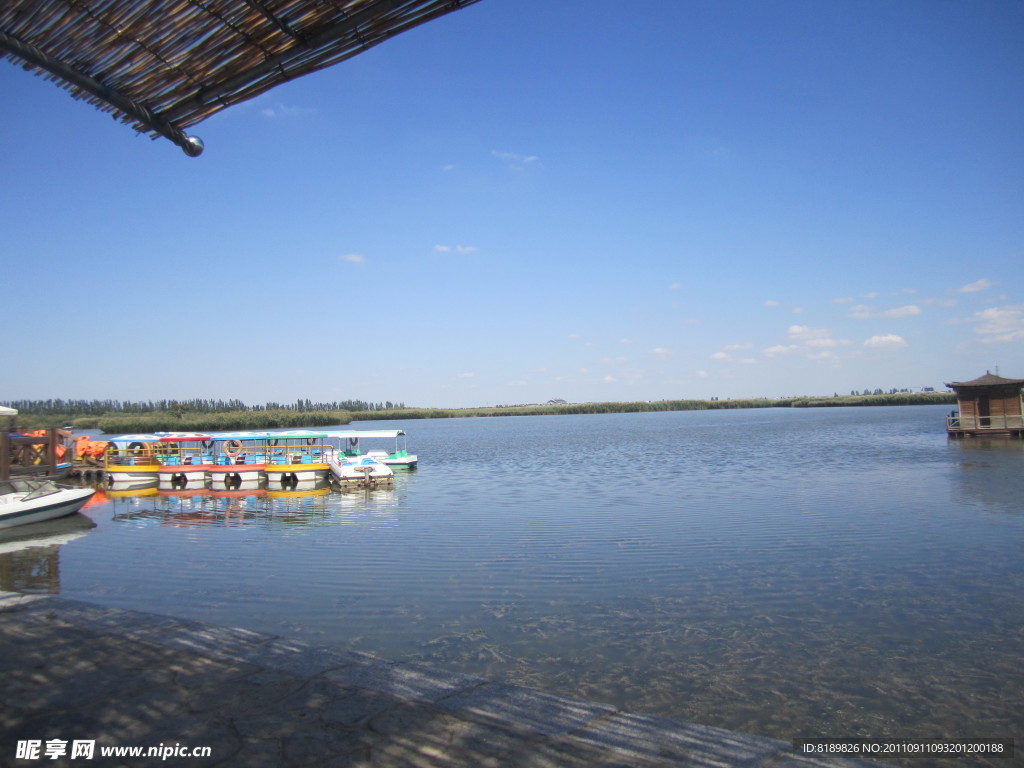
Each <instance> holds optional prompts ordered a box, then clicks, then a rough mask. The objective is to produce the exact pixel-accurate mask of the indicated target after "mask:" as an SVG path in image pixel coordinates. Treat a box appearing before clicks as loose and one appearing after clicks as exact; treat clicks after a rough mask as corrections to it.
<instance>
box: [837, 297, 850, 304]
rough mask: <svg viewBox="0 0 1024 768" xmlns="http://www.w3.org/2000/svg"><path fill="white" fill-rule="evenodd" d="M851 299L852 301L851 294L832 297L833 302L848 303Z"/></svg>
mask: <svg viewBox="0 0 1024 768" xmlns="http://www.w3.org/2000/svg"><path fill="white" fill-rule="evenodd" d="M851 301H853V297H852V296H840V297H839V298H837V299H832V303H833V304H849V303H850V302H851Z"/></svg>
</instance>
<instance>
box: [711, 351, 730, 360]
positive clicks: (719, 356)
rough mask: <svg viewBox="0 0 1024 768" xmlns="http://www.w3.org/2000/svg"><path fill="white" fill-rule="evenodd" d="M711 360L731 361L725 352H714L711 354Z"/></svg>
mask: <svg viewBox="0 0 1024 768" xmlns="http://www.w3.org/2000/svg"><path fill="white" fill-rule="evenodd" d="M711 359H712V360H732V358H731V357H730V356H729V354H728V353H727V352H715V354H713V355H712V356H711Z"/></svg>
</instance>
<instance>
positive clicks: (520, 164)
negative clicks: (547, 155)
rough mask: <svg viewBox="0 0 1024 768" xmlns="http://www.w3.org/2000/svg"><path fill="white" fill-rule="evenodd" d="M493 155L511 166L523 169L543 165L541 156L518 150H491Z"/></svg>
mask: <svg viewBox="0 0 1024 768" xmlns="http://www.w3.org/2000/svg"><path fill="white" fill-rule="evenodd" d="M491 155H493V156H494V157H496V158H498V159H499V160H501V161H502V162H504V163H507V164H508V166H509V167H510V168H514V169H516V170H522V169H524V168H530V167H537V166H540V165H541V162H540V158H539V157H537V156H536V155H520V154H518V153H517V152H499V151H498V150H496V149H494V150H491Z"/></svg>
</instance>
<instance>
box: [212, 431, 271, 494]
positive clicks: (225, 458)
mask: <svg viewBox="0 0 1024 768" xmlns="http://www.w3.org/2000/svg"><path fill="white" fill-rule="evenodd" d="M267 434H268V433H266V432H218V433H216V434H213V435H211V438H212V439H213V454H214V465H213V466H212V467H210V487H211V488H213V489H214V490H218V491H222V490H223V491H230V490H251V489H253V488H257V487H259V485H260V483H262V482H263V481H264V480H266V475H267V447H266V441H267Z"/></svg>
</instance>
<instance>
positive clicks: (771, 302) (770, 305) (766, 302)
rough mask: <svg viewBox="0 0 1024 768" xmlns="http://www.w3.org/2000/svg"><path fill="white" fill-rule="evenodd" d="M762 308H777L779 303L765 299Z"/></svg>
mask: <svg viewBox="0 0 1024 768" xmlns="http://www.w3.org/2000/svg"><path fill="white" fill-rule="evenodd" d="M764 306H766V307H777V306H779V302H777V301H775V299H766V300H765V302H764Z"/></svg>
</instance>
